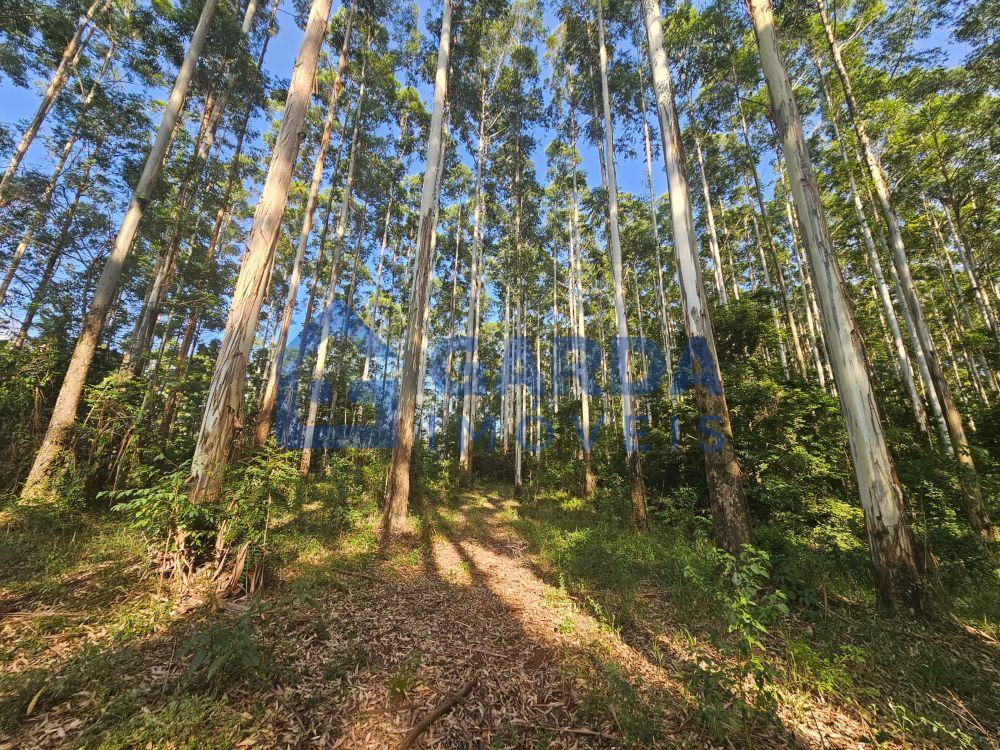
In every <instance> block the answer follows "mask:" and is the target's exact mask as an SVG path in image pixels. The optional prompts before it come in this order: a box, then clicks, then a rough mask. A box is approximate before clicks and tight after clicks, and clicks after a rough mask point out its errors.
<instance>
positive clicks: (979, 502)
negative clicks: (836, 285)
mask: <svg viewBox="0 0 1000 750" xmlns="http://www.w3.org/2000/svg"><path fill="white" fill-rule="evenodd" d="M816 5H817V7H818V9H819V14H820V19H821V20H822V22H823V30H824V31H825V32H826V38H827V42H828V44H829V48H830V56H831V57H832V59H833V64H834V67H835V68H836V70H837V75H838V76H839V77H840V83H841V87H842V88H843V91H844V99H845V100H846V102H847V111H848V113H849V114H850V117H851V122H852V124H853V125H854V132H855V134H856V135H857V138H858V143H859V144H860V145H861V151H862V154H863V156H864V160H865V165H866V166H867V168H868V174H869V177H870V178H871V181H872V185H873V186H874V188H875V195H876V197H877V199H878V205H879V208H880V209H881V211H882V217H883V219H884V220H885V224H886V229H887V230H888V234H889V245H890V247H891V248H892V254H893V262H894V264H895V266H896V271H897V273H898V275H899V282H900V285H901V287H902V290H903V300H904V301H905V303H906V304H907V305H909V307H910V311H911V313H912V314H913V319H914V323H915V324H916V331H917V335H918V337H919V339H920V344H921V346H922V347H923V350H924V356H925V357H926V358H927V364H928V367H929V369H930V374H931V378H932V379H933V381H934V385H935V388H936V389H937V392H938V397H939V398H940V400H941V406H942V411H943V412H944V418H945V421H946V423H947V425H948V432H949V433H950V435H951V441H952V444H953V445H954V448H955V454H956V458H957V459H958V462H959V478H960V480H961V482H962V485H963V489H964V491H965V499H966V514H967V516H968V519H969V524H970V525H971V526H972V528H973V530H974V531H975V532H976V533H977V534H979V536H980V537H981V538H982V539H983V540H984V541H986V542H988V543H994V542H996V534H995V532H994V530H993V526H992V524H991V523H990V518H989V515H988V513H987V511H986V504H985V502H984V500H983V493H982V489H981V487H980V485H979V477H978V476H977V474H976V466H975V462H974V461H973V458H972V449H971V448H970V446H969V440H968V437H967V436H966V434H965V425H964V424H963V423H962V415H961V414H960V413H959V411H958V406H957V405H956V404H955V399H954V397H953V396H952V393H951V388H950V387H949V386H948V381H947V379H946V378H945V376H944V372H943V370H942V369H941V363H940V361H939V359H938V355H937V348H936V347H935V345H934V341H933V339H932V338H931V335H930V332H929V330H928V328H927V323H926V319H925V317H924V313H923V307H922V305H921V302H920V298H919V297H918V296H917V291H916V287H915V286H914V284H913V276H912V275H911V273H910V264H909V260H908V258H907V254H906V247H905V245H904V244H903V235H902V233H901V231H900V225H899V218H898V217H897V216H896V212H895V210H894V209H893V206H892V196H891V194H890V192H889V184H888V181H887V180H886V177H885V174H884V173H883V171H882V167H881V165H880V164H879V162H878V159H877V157H876V155H875V149H874V147H873V146H872V143H871V139H870V138H869V137H868V132H867V130H866V129H865V125H864V122H863V121H862V119H861V113H860V109H859V107H858V103H857V100H856V99H855V97H854V89H853V88H852V86H851V79H850V76H849V75H848V72H847V67H846V66H845V65H844V60H843V57H842V56H841V54H840V45H839V43H838V42H837V38H836V35H835V32H834V28H833V25H832V24H831V22H830V18H829V16H828V15H827V12H826V3H825V0H816Z"/></svg>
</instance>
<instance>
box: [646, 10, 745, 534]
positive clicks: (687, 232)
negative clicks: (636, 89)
mask: <svg viewBox="0 0 1000 750" xmlns="http://www.w3.org/2000/svg"><path fill="white" fill-rule="evenodd" d="M641 7H642V11H643V17H644V21H645V25H646V40H647V46H648V49H649V64H650V68H651V69H652V72H653V85H654V88H655V91H656V105H657V106H656V113H657V118H658V120H659V124H660V135H661V138H662V143H663V159H664V165H665V167H666V174H667V184H668V186H669V190H670V213H671V224H672V227H673V236H674V250H675V254H676V260H677V275H678V280H679V282H680V291H681V306H682V308H683V310H684V326H685V329H686V330H687V335H688V342H689V346H690V345H691V344H692V343H693V342H695V341H697V340H704V342H705V344H706V346H707V350H708V353H709V354H710V356H711V357H712V360H713V361H711V362H700V363H699V365H698V370H696V372H703V371H704V368H706V367H707V368H713V369H714V370H715V373H714V375H715V377H714V378H713V377H712V375H713V373H709V376H708V377H698V378H696V381H697V382H696V383H695V385H694V399H695V404H696V406H697V407H698V411H699V412H700V413H701V415H702V425H703V427H704V426H706V424H707V423H708V424H711V429H712V430H714V431H715V432H717V433H718V434H719V435H721V438H720V441H721V444H719V445H713V446H707V445H706V446H705V448H706V450H705V468H706V472H707V476H708V487H709V495H710V500H711V507H712V517H713V519H714V522H715V540H716V544H718V545H719V546H720V547H723V548H724V549H726V550H729V551H730V552H734V553H735V552H738V551H739V549H740V547H742V546H743V545H744V544H747V543H748V542H749V541H750V516H749V513H748V512H747V507H746V499H745V496H744V490H743V483H742V472H741V471H740V466H739V462H738V460H737V457H736V451H735V449H734V448H733V444H732V425H731V423H730V420H729V406H728V404H727V403H726V395H725V390H724V387H723V385H722V373H721V371H720V370H719V366H718V361H719V358H718V354H717V350H716V346H715V331H714V330H713V327H712V318H711V315H710V313H709V308H708V296H707V295H706V293H705V283H704V280H703V278H702V269H701V263H700V260H699V258H698V245H697V240H696V239H695V234H694V218H693V217H692V214H691V195H690V192H689V190H688V182H687V176H686V175H685V174H684V155H683V151H682V146H681V137H680V126H679V124H678V122H677V110H676V105H675V103H674V93H673V86H672V84H671V81H670V69H669V68H668V67H667V56H666V53H665V52H664V50H663V28H662V23H661V21H660V6H659V2H658V1H657V0H641ZM692 364H693V363H692ZM712 380H715V384H716V385H717V387H713V388H708V387H706V384H707V383H711V382H712Z"/></svg>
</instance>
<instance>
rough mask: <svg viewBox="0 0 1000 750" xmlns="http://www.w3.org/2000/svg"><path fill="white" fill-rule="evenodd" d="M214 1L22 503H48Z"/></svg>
mask: <svg viewBox="0 0 1000 750" xmlns="http://www.w3.org/2000/svg"><path fill="white" fill-rule="evenodd" d="M217 3H218V0H205V4H204V6H203V8H202V12H201V17H200V18H199V20H198V25H197V27H196V28H195V31H194V35H193V36H192V37H191V44H190V46H189V48H188V51H187V55H186V56H185V57H184V62H183V63H182V64H181V67H180V70H179V71H178V73H177V78H176V80H175V81H174V86H173V89H172V90H171V92H170V97H169V98H168V99H167V106H166V108H165V109H164V112H163V118H162V120H161V122H160V127H159V130H158V131H157V133H156V139H155V140H154V142H153V146H152V148H151V149H150V151H149V154H148V156H147V157H146V164H145V166H144V167H143V170H142V174H141V176H140V177H139V181H138V183H136V187H135V191H134V192H133V195H132V199H131V201H130V203H129V206H128V210H127V211H126V213H125V218H124V220H123V221H122V224H121V227H120V228H119V230H118V234H117V236H116V237H115V241H114V245H113V247H112V249H111V253H110V255H109V256H108V260H107V262H106V264H105V266H104V271H103V272H102V274H101V278H100V280H99V281H98V282H97V288H96V289H95V290H94V296H93V299H92V300H91V303H90V309H89V311H88V313H87V315H86V317H85V320H84V323H83V331H82V332H81V334H80V337H79V339H78V340H77V342H76V347H75V348H74V350H73V355H72V357H71V358H70V361H69V365H68V367H67V369H66V375H65V377H64V379H63V383H62V387H61V388H60V390H59V396H58V397H57V399H56V403H55V406H54V408H53V411H52V417H51V418H50V420H49V426H48V429H47V430H46V433H45V437H44V438H43V440H42V444H41V447H39V449H38V453H37V454H36V455H35V461H34V464H33V465H32V467H31V472H30V473H29V474H28V478H27V480H26V481H25V484H24V487H23V488H22V489H21V499H22V500H24V501H26V502H30V503H38V502H47V501H51V500H53V499H54V498H53V496H52V487H51V479H52V477H53V473H54V471H55V470H56V462H57V459H58V456H59V454H60V452H61V451H63V450H64V449H65V447H66V446H65V441H66V438H67V437H68V435H69V432H70V428H71V427H72V425H73V422H74V421H75V420H76V410H77V406H78V405H79V402H80V395H81V393H82V392H83V387H84V385H85V384H86V381H87V373H88V372H89V370H90V363H91V361H92V360H93V357H94V351H95V349H96V348H97V344H98V341H99V339H100V336H101V332H102V331H103V330H104V323H105V320H106V318H107V315H108V310H109V309H110V307H111V303H112V301H113V300H114V298H115V293H116V291H117V289H118V280H119V277H120V276H121V272H122V267H123V265H124V262H125V258H126V257H127V255H128V253H129V251H130V250H131V248H132V244H133V242H134V240H135V236H136V233H137V232H138V229H139V222H140V220H141V219H142V216H143V214H144V213H145V211H146V208H147V206H148V205H149V202H150V199H151V196H152V192H153V189H154V188H155V186H156V182H157V179H158V178H159V176H160V170H161V168H162V166H163V160H164V157H165V156H166V152H167V146H168V144H169V141H170V137H171V133H172V132H173V130H174V125H175V124H176V122H177V120H178V117H179V116H180V112H181V108H182V106H183V103H184V98H185V96H186V95H187V91H188V88H189V86H190V84H191V78H192V77H193V75H194V72H195V67H196V65H197V62H198V57H199V56H200V55H201V50H202V47H203V45H204V43H205V39H206V38H207V37H208V30H209V26H210V25H211V22H212V16H213V14H214V13H215V8H216V5H217Z"/></svg>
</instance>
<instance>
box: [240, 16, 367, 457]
mask: <svg viewBox="0 0 1000 750" xmlns="http://www.w3.org/2000/svg"><path fill="white" fill-rule="evenodd" d="M356 10H357V2H356V1H355V2H353V3H352V4H351V7H350V10H348V11H347V19H346V22H345V26H344V30H343V43H342V45H341V48H340V57H339V59H338V61H337V68H336V72H335V74H334V79H333V82H332V85H331V86H330V93H329V101H328V103H327V110H326V117H325V118H324V120H323V129H322V133H321V134H320V139H319V148H318V150H317V154H316V161H315V164H314V166H313V173H312V179H311V181H310V184H309V193H308V196H307V197H306V205H305V211H304V215H303V217H302V229H301V231H300V232H299V241H298V245H297V246H296V250H295V258H294V260H293V261H292V270H291V274H290V276H289V281H288V294H287V296H286V299H285V307H284V310H283V312H282V315H281V326H280V328H279V332H278V339H277V341H276V342H275V345H274V350H273V352H272V353H271V357H270V362H269V364H268V371H267V377H266V379H265V385H264V392H263V396H262V397H261V403H260V407H259V411H258V415H257V426H256V430H255V434H254V440H255V442H256V444H257V445H258V446H262V445H264V443H265V442H266V441H267V436H268V434H269V433H270V431H271V424H272V422H273V420H274V405H275V401H276V399H277V395H278V375H279V373H280V372H281V365H282V361H283V360H284V356H285V345H286V343H287V342H288V332H289V330H290V329H291V325H292V315H293V314H294V313H295V302H296V300H297V298H298V291H299V278H300V276H301V274H302V263H303V260H304V259H305V254H306V246H307V245H308V243H309V236H310V234H312V229H313V215H314V214H315V212H316V207H317V205H318V204H319V192H320V188H321V187H322V183H323V175H324V168H325V166H326V152H327V149H328V147H329V145H330V136H331V135H332V133H333V126H334V124H335V123H336V120H337V106H338V104H339V103H340V92H341V90H342V88H343V83H344V72H345V70H346V68H347V58H348V53H349V51H350V46H351V30H352V27H353V25H354V16H355V13H356ZM359 112H360V110H359ZM358 116H359V117H360V114H359V115H358Z"/></svg>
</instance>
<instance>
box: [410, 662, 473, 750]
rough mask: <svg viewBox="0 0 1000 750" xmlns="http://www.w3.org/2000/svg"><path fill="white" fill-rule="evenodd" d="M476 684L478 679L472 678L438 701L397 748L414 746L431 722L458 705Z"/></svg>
mask: <svg viewBox="0 0 1000 750" xmlns="http://www.w3.org/2000/svg"><path fill="white" fill-rule="evenodd" d="M475 686H476V679H475V678H472V679H471V680H469V681H468V682H466V683H465V684H464V685H462V687H461V689H460V690H459V691H458V692H457V693H453V694H451V695H449V696H447V697H446V698H445V699H444V700H443V701H441V702H440V703H438V704H437V706H436V707H435V708H434V710H433V711H431V712H430V713H429V714H427V716H425V717H424V718H423V719H422V720H421V721H420V722H419V723H418V724H417V725H416V726H415V727H413V729H411V730H410V732H409V734H407V735H406V737H404V738H403V741H402V742H400V743H399V744H398V745H396V750H406V749H407V748H409V747H412V745H413V743H414V742H416V740H417V738H418V737H420V735H422V734H423V733H424V732H426V731H427V730H428V729H430V727H431V724H433V723H434V722H435V721H437V720H438V719H440V718H441V717H442V716H444V715H445V714H447V713H448V712H449V711H451V710H452V709H453V708H454V707H455V706H456V705H458V703H459V702H461V701H463V700H465V698H467V697H468V695H469V693H471V692H472V688H474V687H475Z"/></svg>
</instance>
